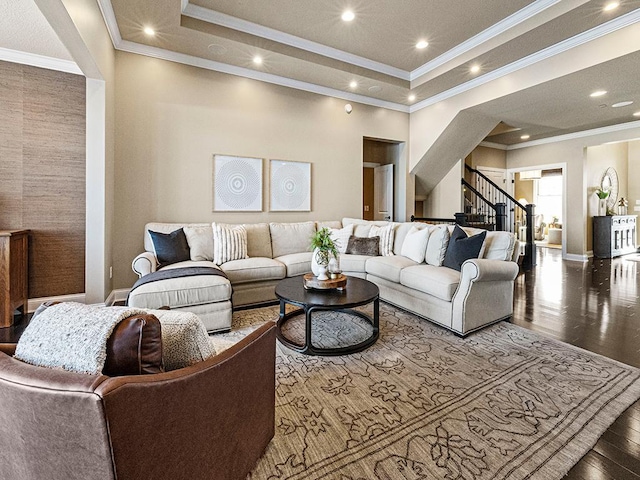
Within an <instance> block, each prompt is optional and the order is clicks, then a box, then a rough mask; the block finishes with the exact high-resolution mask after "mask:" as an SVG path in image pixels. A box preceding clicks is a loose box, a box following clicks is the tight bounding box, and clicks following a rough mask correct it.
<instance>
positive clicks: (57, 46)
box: [0, 0, 72, 60]
mask: <svg viewBox="0 0 640 480" xmlns="http://www.w3.org/2000/svg"><path fill="white" fill-rule="evenodd" d="M0 48H6V49H9V50H16V51H19V52H27V53H31V54H35V55H43V56H45V57H51V58H57V59H60V60H72V58H71V55H69V52H68V51H67V49H66V48H65V47H64V45H63V44H62V42H61V41H60V39H59V38H58V36H57V35H56V34H55V33H54V31H53V28H51V26H50V25H49V24H48V23H47V20H46V19H45V18H44V15H42V13H40V10H38V7H37V6H36V4H35V3H34V2H33V0H0Z"/></svg>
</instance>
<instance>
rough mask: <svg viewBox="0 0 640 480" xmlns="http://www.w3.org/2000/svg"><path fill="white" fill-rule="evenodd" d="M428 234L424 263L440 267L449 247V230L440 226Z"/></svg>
mask: <svg viewBox="0 0 640 480" xmlns="http://www.w3.org/2000/svg"><path fill="white" fill-rule="evenodd" d="M430 232H431V233H430V234H429V239H428V241H427V252H426V254H425V261H426V262H427V263H428V264H429V265H433V266H434V267H441V266H442V262H444V255H445V253H447V247H448V246H449V230H447V227H445V226H441V227H435V228H433V229H431V231H430Z"/></svg>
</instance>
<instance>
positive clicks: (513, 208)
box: [456, 165, 536, 270]
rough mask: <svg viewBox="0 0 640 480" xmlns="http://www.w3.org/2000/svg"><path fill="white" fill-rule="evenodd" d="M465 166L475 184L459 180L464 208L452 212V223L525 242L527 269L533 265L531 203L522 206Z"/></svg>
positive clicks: (475, 171)
mask: <svg viewBox="0 0 640 480" xmlns="http://www.w3.org/2000/svg"><path fill="white" fill-rule="evenodd" d="M465 169H466V171H467V172H469V173H471V176H470V177H471V178H473V179H474V180H475V181H474V183H475V185H472V184H471V183H470V182H468V181H467V180H465V179H464V178H463V179H462V191H463V195H464V205H465V207H464V210H465V211H464V212H463V213H457V214H456V223H457V224H459V225H462V226H465V225H468V226H473V227H478V228H485V229H487V230H499V231H507V232H511V233H513V234H515V235H516V237H517V238H518V239H519V240H520V241H521V242H522V241H524V242H525V249H524V259H523V262H522V266H523V268H525V269H527V270H528V269H530V268H532V267H533V266H535V265H536V246H535V242H534V220H533V218H534V212H535V205H531V204H528V205H522V204H521V203H520V202H518V201H517V200H516V199H515V198H513V197H512V196H511V195H509V194H508V193H507V192H505V191H504V190H503V189H502V188H500V187H499V186H498V185H496V184H495V183H494V182H493V181H492V180H491V179H489V178H488V177H487V176H486V175H484V174H483V173H482V172H480V171H478V170H476V169H474V168H472V167H470V166H469V165H465Z"/></svg>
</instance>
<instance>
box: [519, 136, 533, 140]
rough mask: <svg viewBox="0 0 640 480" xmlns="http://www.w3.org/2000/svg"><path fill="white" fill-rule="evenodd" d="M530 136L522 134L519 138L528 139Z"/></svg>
mask: <svg viewBox="0 0 640 480" xmlns="http://www.w3.org/2000/svg"><path fill="white" fill-rule="evenodd" d="M530 138H531V135H522V136H521V137H520V140H529V139H530Z"/></svg>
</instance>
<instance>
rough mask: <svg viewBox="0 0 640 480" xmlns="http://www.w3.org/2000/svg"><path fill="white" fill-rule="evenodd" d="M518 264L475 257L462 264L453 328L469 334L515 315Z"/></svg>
mask: <svg viewBox="0 0 640 480" xmlns="http://www.w3.org/2000/svg"><path fill="white" fill-rule="evenodd" d="M518 271H519V267H518V264H517V263H515V262H511V261H502V260H487V259H473V260H467V261H466V262H464V263H463V264H462V270H461V273H460V284H459V285H458V290H457V291H456V293H455V295H454V296H453V300H452V302H453V310H452V325H451V327H452V329H453V330H455V331H456V332H458V333H460V334H462V335H466V334H467V333H469V332H472V331H474V330H476V329H478V328H480V327H482V326H484V325H488V324H490V323H492V322H496V321H498V320H502V319H505V318H508V317H510V316H511V315H512V314H513V286H514V280H515V278H516V276H517V275H518Z"/></svg>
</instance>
